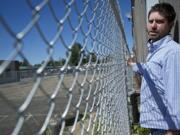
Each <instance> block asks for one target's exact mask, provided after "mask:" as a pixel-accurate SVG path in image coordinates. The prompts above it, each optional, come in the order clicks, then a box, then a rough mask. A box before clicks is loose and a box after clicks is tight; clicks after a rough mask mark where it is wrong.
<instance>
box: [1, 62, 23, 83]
mask: <svg viewBox="0 0 180 135" xmlns="http://www.w3.org/2000/svg"><path fill="white" fill-rule="evenodd" d="M3 62H5V60H0V65H1V64H2V63H3ZM18 71H19V61H16V60H15V61H11V62H10V64H9V66H8V67H7V68H6V69H5V71H4V72H3V73H2V74H1V75H0V84H2V83H9V82H16V81H19V80H20V77H19V74H18Z"/></svg>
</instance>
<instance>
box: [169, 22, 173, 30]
mask: <svg viewBox="0 0 180 135" xmlns="http://www.w3.org/2000/svg"><path fill="white" fill-rule="evenodd" d="M169 25H170V28H171V29H172V27H173V26H174V21H172V22H170V23H169Z"/></svg>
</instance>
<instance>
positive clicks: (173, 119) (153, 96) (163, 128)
mask: <svg viewBox="0 0 180 135" xmlns="http://www.w3.org/2000/svg"><path fill="white" fill-rule="evenodd" d="M175 17H176V13H175V11H174V8H173V7H172V6H171V5H170V4H168V3H159V4H156V5H154V6H153V7H152V8H151V10H150V11H149V14H148V23H147V32H148V37H149V41H148V55H147V59H146V62H145V63H136V62H134V61H133V59H132V58H129V59H128V61H127V64H128V65H129V66H132V68H133V70H134V71H135V72H137V73H139V74H140V75H142V85H141V95H140V96H141V104H140V124H141V126H142V127H144V128H150V129H151V135H180V45H179V44H178V43H176V42H175V41H173V39H172V37H171V35H170V34H169V33H170V31H171V28H172V27H173V25H174V20H175Z"/></svg>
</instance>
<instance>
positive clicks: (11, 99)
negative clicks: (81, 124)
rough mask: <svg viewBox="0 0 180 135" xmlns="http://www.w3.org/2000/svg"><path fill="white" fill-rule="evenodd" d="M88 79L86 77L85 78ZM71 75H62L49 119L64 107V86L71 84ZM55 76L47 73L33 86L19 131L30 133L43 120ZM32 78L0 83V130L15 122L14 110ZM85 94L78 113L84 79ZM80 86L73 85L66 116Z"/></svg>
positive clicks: (7, 131)
mask: <svg viewBox="0 0 180 135" xmlns="http://www.w3.org/2000/svg"><path fill="white" fill-rule="evenodd" d="M83 79H84V76H83V75H81V76H79V77H78V82H80V83H81V82H82V81H83ZM88 79H90V78H88ZM73 80H74V77H73V76H72V75H67V76H66V77H65V78H64V81H63V85H61V87H60V91H59V93H58V95H57V97H56V100H55V103H56V107H55V110H54V112H53V117H52V119H51V120H52V121H53V120H55V119H57V117H58V116H60V115H61V114H62V113H63V111H64V110H65V108H66V105H67V102H68V99H69V97H68V95H69V94H68V89H69V88H70V86H71V85H72V84H73ZM58 82H59V78H58V77H56V76H49V77H46V78H44V79H43V80H42V82H41V85H40V87H39V88H38V89H37V91H36V94H35V96H34V97H33V100H32V101H31V104H30V106H29V107H28V109H27V110H26V112H25V123H24V124H23V130H22V132H21V134H23V135H24V134H25V135H32V134H34V133H36V132H37V131H39V129H40V127H41V126H42V123H44V120H45V117H46V115H47V113H48V111H49V107H50V106H49V103H50V102H49V101H50V98H49V97H50V96H51V94H52V93H53V92H54V90H55V88H56V86H57V84H58ZM34 84H35V82H34V81H33V80H32V79H26V80H23V81H21V82H16V83H9V84H1V85H0V109H1V111H0V134H2V135H9V134H10V133H11V132H12V130H13V128H14V127H15V125H16V122H17V118H18V115H17V110H18V108H19V107H20V105H21V104H22V103H23V102H24V100H25V99H26V97H27V96H28V95H29V92H30V91H31V90H32V88H33V85H34ZM85 84H86V85H85V87H84V88H85V94H84V95H83V100H82V104H81V113H83V112H84V107H85V98H86V96H87V93H88V90H89V89H88V85H89V84H88V83H85ZM79 89H80V87H79V85H77V83H76V85H75V87H74V89H73V92H72V94H73V99H72V101H73V102H72V104H71V107H70V111H69V113H68V116H70V117H71V116H73V115H75V111H76V108H75V105H76V104H77V103H78V100H79V97H80V90H79ZM91 95H92V94H91Z"/></svg>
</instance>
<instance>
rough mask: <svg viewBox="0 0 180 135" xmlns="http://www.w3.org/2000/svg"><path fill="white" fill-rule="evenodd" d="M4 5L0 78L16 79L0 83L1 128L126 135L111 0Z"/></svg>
mask: <svg viewBox="0 0 180 135" xmlns="http://www.w3.org/2000/svg"><path fill="white" fill-rule="evenodd" d="M10 2H11V3H8V2H6V1H0V5H1V10H0V32H1V35H2V36H1V37H2V40H0V50H1V52H3V51H7V52H6V55H5V56H3V53H2V54H1V55H0V57H1V58H0V59H1V64H0V78H1V80H2V79H3V77H4V80H5V79H7V82H8V77H6V75H5V74H8V73H9V72H10V71H12V72H13V73H14V72H16V73H17V74H16V76H13V75H11V76H13V77H14V78H17V77H20V78H23V79H18V78H17V79H15V80H16V81H14V82H12V81H11V83H5V82H6V81H4V82H3V83H2V84H1V85H0V108H1V111H0V133H1V134H3V135H5V134H12V135H17V134H23V135H26V134H27V135H29V134H31V135H32V134H43V135H46V134H47V135H48V134H50V135H51V134H52V135H53V134H60V135H62V134H77V135H79V134H82V135H84V134H92V135H93V134H94V135H96V134H101V135H129V134H130V128H129V126H130V125H129V117H128V105H127V91H126V90H127V84H126V83H127V82H126V81H127V76H126V65H125V55H126V54H127V53H128V48H127V45H126V41H125V38H124V32H123V25H122V23H121V17H120V14H119V5H118V1H116V0H77V1H76V0H59V1H58V0H57V1H56V0H52V1H51V0H39V1H31V0H27V1H10ZM7 7H8V8H7ZM21 10H22V11H23V12H22V11H21ZM16 12H17V14H18V16H16ZM10 13H11V14H10ZM30 15H31V17H30ZM8 46H9V47H10V48H12V47H13V48H12V49H9V50H8ZM28 47H29V48H28ZM27 48H28V49H27ZM38 48H39V49H38ZM44 48H46V49H47V52H46V53H44V52H43V51H44ZM34 56H35V57H34ZM39 57H41V59H40V58H39ZM38 60H39V61H38ZM14 61H16V62H14ZM17 61H18V62H17ZM13 62H14V64H13ZM15 63H16V64H15ZM13 65H14V66H13ZM22 65H23V66H22ZM22 67H23V68H26V69H28V70H22V69H21V68H22ZM49 67H51V68H49ZM25 71H26V72H25ZM27 71H28V72H27ZM25 78H29V79H25Z"/></svg>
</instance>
